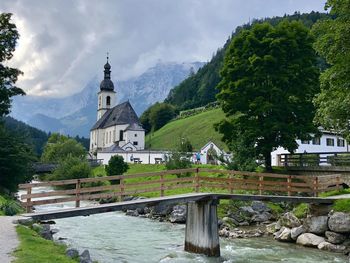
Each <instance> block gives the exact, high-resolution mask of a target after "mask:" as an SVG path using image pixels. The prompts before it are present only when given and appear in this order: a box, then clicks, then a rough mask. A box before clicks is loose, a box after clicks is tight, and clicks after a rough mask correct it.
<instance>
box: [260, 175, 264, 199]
mask: <svg viewBox="0 0 350 263" xmlns="http://www.w3.org/2000/svg"><path fill="white" fill-rule="evenodd" d="M263 180H264V176H262V175H259V195H262V192H263V190H264V189H263V187H264V186H263V184H262V183H261V182H262V181H263Z"/></svg>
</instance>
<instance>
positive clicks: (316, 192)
mask: <svg viewBox="0 0 350 263" xmlns="http://www.w3.org/2000/svg"><path fill="white" fill-rule="evenodd" d="M314 196H315V197H317V196H318V177H317V176H315V177H314Z"/></svg>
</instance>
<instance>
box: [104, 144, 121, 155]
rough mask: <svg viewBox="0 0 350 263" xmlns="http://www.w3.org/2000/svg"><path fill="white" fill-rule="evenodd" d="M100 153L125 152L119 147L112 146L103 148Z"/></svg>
mask: <svg viewBox="0 0 350 263" xmlns="http://www.w3.org/2000/svg"><path fill="white" fill-rule="evenodd" d="M100 152H101V153H113V152H125V150H124V149H122V148H121V147H119V146H118V145H116V144H113V145H112V146H109V147H106V148H103V149H102V150H101V151H100Z"/></svg>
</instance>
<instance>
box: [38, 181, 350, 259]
mask: <svg viewBox="0 0 350 263" xmlns="http://www.w3.org/2000/svg"><path fill="white" fill-rule="evenodd" d="M43 190H47V189H39V188H38V189H36V191H43ZM72 205H74V203H66V204H64V205H54V206H53V205H50V206H39V207H37V208H36V210H37V211H43V210H51V209H62V208H67V207H71V206H72ZM84 205H89V203H87V202H82V206H84ZM55 222H56V225H54V226H53V227H54V228H57V229H59V233H57V234H56V235H55V238H56V239H58V238H59V237H61V238H66V239H65V242H66V243H67V244H68V246H70V247H74V248H77V249H78V250H79V251H80V252H82V251H83V250H84V249H88V250H89V251H90V254H91V257H92V258H93V259H94V260H98V262H99V263H112V262H113V263H114V262H128V263H129V262H130V263H139V262H140V263H141V262H144V263H152V262H160V263H165V262H167V263H168V262H171V263H185V262H186V263H187V262H188V263H194V262H205V263H214V262H215V263H216V262H227V263H247V262H254V263H255V262H256V263H267V262H288V263H310V262H318V263H331V262H341V263H343V262H344V263H345V262H348V260H347V258H346V257H345V256H342V255H339V254H335V253H328V252H324V251H319V250H317V249H313V248H304V247H301V246H298V245H295V244H291V243H281V242H277V241H274V240H273V239H272V238H250V239H235V240H228V239H221V240H220V243H221V254H222V257H221V258H220V259H215V258H207V257H205V256H202V255H197V254H191V253H187V252H184V250H183V243H184V232H185V226H184V225H177V224H171V223H160V222H158V221H154V220H151V219H147V218H140V217H130V216H126V215H124V213H122V212H111V213H104V214H98V215H91V216H87V217H72V218H65V219H56V220H55Z"/></svg>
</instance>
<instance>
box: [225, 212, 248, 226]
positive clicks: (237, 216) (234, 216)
mask: <svg viewBox="0 0 350 263" xmlns="http://www.w3.org/2000/svg"><path fill="white" fill-rule="evenodd" d="M228 217H230V218H232V219H233V220H234V221H235V222H237V224H238V223H241V222H243V221H245V218H244V217H243V216H241V215H240V214H238V213H229V215H228Z"/></svg>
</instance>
